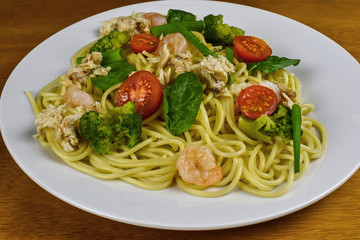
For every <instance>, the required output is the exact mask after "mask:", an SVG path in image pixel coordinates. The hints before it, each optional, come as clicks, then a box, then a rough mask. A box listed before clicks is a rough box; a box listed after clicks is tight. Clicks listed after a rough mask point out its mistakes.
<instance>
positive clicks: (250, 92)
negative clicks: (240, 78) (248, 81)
mask: <svg viewBox="0 0 360 240" xmlns="http://www.w3.org/2000/svg"><path fill="white" fill-rule="evenodd" d="M277 105H278V99H277V96H276V94H275V92H274V91H273V90H271V89H270V88H267V87H264V86H261V85H253V86H250V87H247V88H245V89H243V90H241V92H240V94H239V97H238V108H239V110H240V112H241V113H242V114H243V115H244V116H245V117H248V118H252V119H257V118H258V117H260V116H261V115H264V114H266V115H268V116H270V115H271V114H273V113H274V112H275V110H276V107H277Z"/></svg>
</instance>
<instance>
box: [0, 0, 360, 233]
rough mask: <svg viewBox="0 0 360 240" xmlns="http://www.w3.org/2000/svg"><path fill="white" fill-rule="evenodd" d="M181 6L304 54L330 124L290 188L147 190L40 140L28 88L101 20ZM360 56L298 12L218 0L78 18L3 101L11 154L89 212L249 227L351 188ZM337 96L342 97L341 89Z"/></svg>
mask: <svg viewBox="0 0 360 240" xmlns="http://www.w3.org/2000/svg"><path fill="white" fill-rule="evenodd" d="M168 9H181V10H185V11H189V12H192V13H194V14H196V15H197V16H198V18H203V17H204V16H206V15H208V14H215V15H217V14H222V15H223V16H224V22H225V23H228V24H229V25H234V26H238V27H240V28H242V29H244V30H245V31H246V34H247V35H253V36H257V37H259V38H263V39H266V40H267V42H268V43H269V44H270V46H271V47H272V49H273V54H274V55H277V56H282V57H288V58H299V59H301V63H300V64H299V65H298V66H297V67H289V68H288V70H289V71H290V72H293V73H295V75H296V76H298V77H299V78H300V81H301V84H302V88H303V89H302V99H303V102H311V103H314V104H315V111H314V112H313V114H312V116H313V117H314V118H316V119H317V120H319V121H320V122H322V123H323V124H324V125H325V128H326V129H327V131H328V140H329V142H328V147H327V151H326V154H325V156H324V157H323V158H321V159H318V160H316V161H313V162H312V163H311V164H310V166H309V169H308V171H307V172H306V173H305V174H304V175H303V176H302V177H301V178H300V179H298V180H297V181H296V182H295V183H294V185H293V186H292V188H291V189H290V191H289V192H288V193H287V194H285V195H284V196H282V197H278V198H272V199H269V198H261V197H256V196H252V195H249V194H247V193H245V192H243V191H240V190H238V189H237V190H235V191H233V192H231V193H229V194H227V195H226V196H223V197H218V198H200V197H195V196H191V195H189V194H187V193H185V192H182V191H181V190H180V189H179V188H177V187H176V186H173V187H171V188H168V189H166V190H162V191H148V190H143V189H140V188H137V187H134V186H131V185H128V184H127V183H124V182H122V181H104V180H99V179H96V178H93V177H90V176H88V175H86V174H83V173H81V172H78V171H76V170H74V169H72V168H70V167H69V166H67V165H66V164H65V163H63V162H62V161H61V160H60V159H59V158H58V157H57V156H55V155H54V154H53V153H52V152H51V151H50V150H49V149H45V148H43V147H41V146H40V144H39V143H38V141H37V140H36V139H34V138H33V137H32V135H34V134H35V133H36V129H35V125H34V114H33V112H32V109H31V107H30V104H29V102H28V100H27V98H26V96H25V90H30V91H31V92H32V93H33V94H36V93H37V92H38V91H39V90H40V89H41V88H42V87H43V86H44V85H46V84H47V83H49V82H50V81H52V80H53V79H55V78H56V77H58V76H59V75H62V74H64V73H66V72H67V71H68V69H69V68H70V58H71V56H72V55H73V54H74V53H75V52H76V51H77V50H78V49H80V48H81V47H83V46H84V45H86V44H88V43H90V42H92V41H94V40H95V39H96V38H97V37H98V35H99V29H100V27H101V24H100V23H101V21H105V20H108V19H110V18H113V17H118V16H127V15H130V14H131V13H132V12H133V11H137V12H149V11H156V12H160V13H163V14H166V13H167V11H168ZM358 76H360V67H359V63H358V62H357V61H356V60H355V59H354V58H353V57H352V56H351V55H350V54H349V53H347V52H346V51H345V50H344V49H343V48H341V47H340V46H339V45H338V44H336V43H335V42H333V41H332V40H330V39H329V38H327V37H326V36H324V35H322V34H321V33H319V32H317V31H315V30H313V29H311V28H309V27H307V26H305V25H303V24H301V23H299V22H296V21H293V20H291V19H289V18H286V17H283V16H280V15H277V14H274V13H271V12H267V11H263V10H260V9H256V8H251V7H247V6H242V5H237V4H231V3H223V2H216V1H209V2H207V1H176V2H174V1H157V2H147V3H142V4H136V5H129V6H126V7H121V8H118V9H114V10H110V11H107V12H104V13H101V14H97V15H95V16H92V17H89V18H87V19H85V20H82V21H80V22H77V23H75V24H73V25H71V26H69V27H67V28H66V29H64V30H62V31H60V32H58V33H56V34H55V35H53V36H51V37H50V38H48V39H47V40H46V41H44V42H42V43H41V44H40V45H39V46H37V47H36V48H35V49H33V50H32V51H31V52H30V53H29V54H28V55H27V56H26V57H25V58H24V59H23V60H22V61H21V62H20V63H19V64H18V66H17V67H16V68H15V69H14V71H13V72H12V74H11V75H10V77H9V79H8V81H7V82H6V85H5V87H4V90H3V93H2V96H1V102H0V116H1V117H0V123H1V131H2V134H3V139H4V141H5V144H6V146H7V147H8V149H9V152H10V153H11V155H12V157H13V158H14V159H15V161H16V162H17V163H18V165H19V166H20V167H21V168H22V169H23V171H24V172H25V173H26V174H27V175H28V176H29V177H30V178H32V179H33V180H34V181H35V182H36V183H37V184H39V185H40V186H41V187H43V188H44V189H45V190H46V191H48V192H50V193H51V194H53V195H55V196H57V197H58V198H60V199H62V200H64V201H65V202H67V203H69V204H72V205H74V206H76V207H78V208H80V209H83V210H85V211H88V212H91V213H93V214H96V215H99V216H103V217H106V218H109V219H113V220H116V221H120V222H125V223H129V224H134V225H139V226H146V227H153V228H162V229H182V230H206V229H221V228H230V227H238V226H244V225H249V224H254V223H259V222H263V221H267V220H270V219H274V218H277V217H280V216H284V215H286V214H289V213H292V212H294V211H297V210H299V209H301V208H304V207H306V206H308V205H310V204H312V203H314V202H316V201H318V200H319V199H321V198H323V197H324V196H326V195H327V194H329V193H331V192H332V191H334V190H335V189H336V188H338V187H339V186H340V185H342V184H343V183H344V182H345V181H346V180H347V179H348V178H349V177H350V176H351V175H352V174H353V173H355V172H356V170H357V169H358V168H359V157H358V153H357V150H356V149H357V148H358V136H360V128H359V124H360V108H359V107H358V103H359V102H360V94H359V93H358V89H359V84H360V82H359V81H358V79H357V78H358ZM334 93H336V94H334Z"/></svg>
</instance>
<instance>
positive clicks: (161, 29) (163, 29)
mask: <svg viewBox="0 0 360 240" xmlns="http://www.w3.org/2000/svg"><path fill="white" fill-rule="evenodd" d="M176 23H180V22H173V23H168V24H163V25H159V26H156V27H152V28H151V29H150V31H151V34H152V35H154V36H155V37H160V36H161V35H164V36H165V35H167V34H170V33H177V32H179V29H178V28H177V26H178V25H177V24H176ZM181 24H182V25H183V26H184V27H185V28H186V29H187V30H189V31H196V32H202V30H203V29H204V22H203V21H201V20H199V21H194V22H181Z"/></svg>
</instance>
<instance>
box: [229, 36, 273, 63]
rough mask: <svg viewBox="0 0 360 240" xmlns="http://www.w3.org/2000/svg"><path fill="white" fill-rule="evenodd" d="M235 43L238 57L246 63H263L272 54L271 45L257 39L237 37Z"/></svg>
mask: <svg viewBox="0 0 360 240" xmlns="http://www.w3.org/2000/svg"><path fill="white" fill-rule="evenodd" d="M233 43H234V48H235V51H236V53H237V55H238V56H239V57H240V58H241V60H243V61H244V62H246V63H254V62H260V61H263V60H265V59H267V58H268V57H269V56H270V55H271V54H272V50H271V48H270V47H269V45H268V44H267V43H266V42H265V41H263V40H261V39H260V38H257V37H253V36H235V38H234V41H233Z"/></svg>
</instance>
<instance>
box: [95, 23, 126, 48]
mask: <svg viewBox="0 0 360 240" xmlns="http://www.w3.org/2000/svg"><path fill="white" fill-rule="evenodd" d="M130 38H131V37H130V35H129V34H127V33H123V32H120V31H119V30H117V29H116V28H115V29H114V30H112V31H111V32H110V33H109V34H108V35H105V36H103V37H101V38H100V39H99V40H98V41H97V42H96V43H94V45H92V47H91V48H90V52H106V51H109V50H113V49H118V48H122V47H123V46H124V45H125V44H126V43H128V42H129V41H130Z"/></svg>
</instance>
